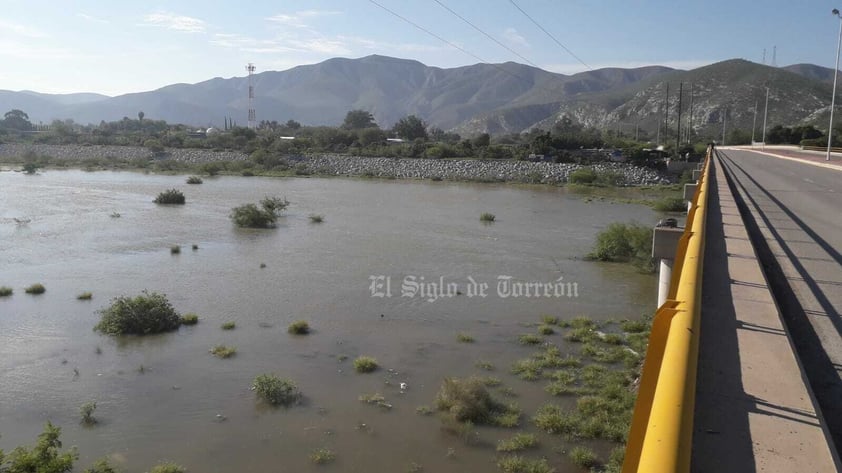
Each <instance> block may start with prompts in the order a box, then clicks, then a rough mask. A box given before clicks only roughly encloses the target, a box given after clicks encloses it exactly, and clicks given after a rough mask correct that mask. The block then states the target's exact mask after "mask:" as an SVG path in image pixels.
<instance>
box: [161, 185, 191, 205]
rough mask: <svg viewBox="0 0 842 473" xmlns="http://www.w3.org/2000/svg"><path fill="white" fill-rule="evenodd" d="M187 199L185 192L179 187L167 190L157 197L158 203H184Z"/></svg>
mask: <svg viewBox="0 0 842 473" xmlns="http://www.w3.org/2000/svg"><path fill="white" fill-rule="evenodd" d="M185 201H186V199H185V198H184V194H183V193H182V192H181V191H180V190H178V189H169V190H165V191H164V192H161V193H160V194H158V197H155V203H156V204H176V205H183V204H184V202H185Z"/></svg>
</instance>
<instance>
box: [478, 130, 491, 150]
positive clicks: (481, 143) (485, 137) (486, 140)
mask: <svg viewBox="0 0 842 473" xmlns="http://www.w3.org/2000/svg"><path fill="white" fill-rule="evenodd" d="M490 144H491V135H489V134H488V133H483V134H481V135H479V136H477V137H476V138H474V146H476V147H477V148H484V147H486V146H488V145H490Z"/></svg>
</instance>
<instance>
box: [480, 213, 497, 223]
mask: <svg viewBox="0 0 842 473" xmlns="http://www.w3.org/2000/svg"><path fill="white" fill-rule="evenodd" d="M496 218H497V217H495V216H494V214H491V213H488V212H484V213H482V214H480V216H479V219H480V221H483V222H493V221H494V220H495V219H496Z"/></svg>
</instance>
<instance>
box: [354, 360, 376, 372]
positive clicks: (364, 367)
mask: <svg viewBox="0 0 842 473" xmlns="http://www.w3.org/2000/svg"><path fill="white" fill-rule="evenodd" d="M378 366H379V365H378V364H377V359H375V358H373V357H370V356H358V357H357V359H355V360H354V369H355V370H357V373H371V372H372V371H374V370H376V369H377V368H378Z"/></svg>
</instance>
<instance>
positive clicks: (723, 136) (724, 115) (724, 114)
mask: <svg viewBox="0 0 842 473" xmlns="http://www.w3.org/2000/svg"><path fill="white" fill-rule="evenodd" d="M727 117H728V107H725V111H724V112H722V146H725V119H726V118H727Z"/></svg>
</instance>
